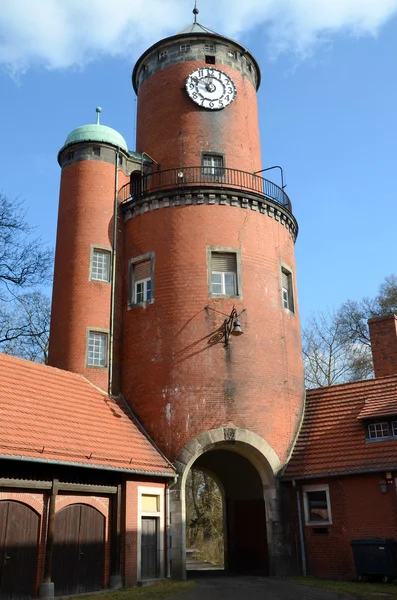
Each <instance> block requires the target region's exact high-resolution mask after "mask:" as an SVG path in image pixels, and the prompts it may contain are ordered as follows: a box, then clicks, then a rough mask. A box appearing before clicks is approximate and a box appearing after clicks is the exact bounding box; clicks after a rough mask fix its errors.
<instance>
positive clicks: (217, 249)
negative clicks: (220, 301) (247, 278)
mask: <svg viewBox="0 0 397 600" xmlns="http://www.w3.org/2000/svg"><path fill="white" fill-rule="evenodd" d="M215 253H220V254H235V256H236V272H235V289H236V294H235V295H231V294H227V295H226V294H218V293H216V292H215V293H214V292H213V291H212V273H219V271H212V255H213V254H215ZM224 272H225V273H230V272H232V273H233V271H224ZM207 273H208V296H209V298H225V297H226V298H238V299H239V300H242V299H243V277H242V266H241V250H240V248H235V247H230V246H207ZM223 289H224V287H223Z"/></svg>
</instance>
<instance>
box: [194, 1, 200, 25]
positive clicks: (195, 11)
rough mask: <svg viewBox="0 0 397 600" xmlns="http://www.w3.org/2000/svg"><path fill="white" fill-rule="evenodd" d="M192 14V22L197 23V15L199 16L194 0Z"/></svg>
mask: <svg viewBox="0 0 397 600" xmlns="http://www.w3.org/2000/svg"><path fill="white" fill-rule="evenodd" d="M193 14H194V22H195V23H197V15H198V14H199V9H198V8H197V0H195V2H194V8H193Z"/></svg>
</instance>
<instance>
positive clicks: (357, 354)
mask: <svg viewBox="0 0 397 600" xmlns="http://www.w3.org/2000/svg"><path fill="white" fill-rule="evenodd" d="M395 312H397V277H396V276H395V275H389V276H388V277H386V278H385V280H384V281H383V282H382V283H381V285H380V286H379V292H378V294H377V295H376V296H375V297H374V298H363V299H362V300H360V301H357V300H347V301H346V302H344V303H343V304H342V306H341V307H340V308H339V309H338V310H336V311H333V312H328V313H317V314H314V315H313V316H312V317H311V318H310V320H309V322H308V324H307V325H306V327H305V328H304V329H303V331H302V342H303V357H304V363H305V381H306V386H307V387H308V388H313V387H322V386H327V385H333V384H335V383H344V382H346V381H357V380H361V379H368V378H369V377H372V376H373V364H372V354H371V347H370V338H369V329H368V319H370V318H373V317H379V316H384V315H387V314H390V313H395Z"/></svg>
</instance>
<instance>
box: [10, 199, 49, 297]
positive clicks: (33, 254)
mask: <svg viewBox="0 0 397 600" xmlns="http://www.w3.org/2000/svg"><path fill="white" fill-rule="evenodd" d="M33 232H34V229H33V228H32V227H30V226H29V225H28V224H27V223H26V220H25V215H24V208H23V203H22V202H11V201H10V200H8V199H7V197H6V196H4V194H0V299H1V300H7V299H8V298H9V296H8V293H9V292H11V293H12V294H15V293H17V292H18V290H23V289H26V288H30V287H33V286H36V285H43V284H44V283H46V282H49V281H50V278H51V270H52V252H51V251H50V250H49V249H48V248H44V247H43V244H42V242H41V240H40V238H32V234H33Z"/></svg>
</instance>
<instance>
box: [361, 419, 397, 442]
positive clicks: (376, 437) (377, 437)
mask: <svg viewBox="0 0 397 600" xmlns="http://www.w3.org/2000/svg"><path fill="white" fill-rule="evenodd" d="M394 422H395V421H394ZM384 425H386V428H387V434H386V435H376V433H377V429H379V428H380V429H381V432H380V433H381V434H383V426H384ZM390 426H391V427H390ZM371 428H373V432H374V434H375V435H371ZM390 429H391V430H392V432H393V426H392V424H391V423H389V422H388V421H376V422H375V423H368V439H369V440H371V441H374V440H386V439H388V438H390V437H392V436H393V435H394V433H390Z"/></svg>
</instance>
